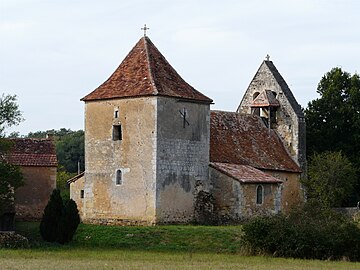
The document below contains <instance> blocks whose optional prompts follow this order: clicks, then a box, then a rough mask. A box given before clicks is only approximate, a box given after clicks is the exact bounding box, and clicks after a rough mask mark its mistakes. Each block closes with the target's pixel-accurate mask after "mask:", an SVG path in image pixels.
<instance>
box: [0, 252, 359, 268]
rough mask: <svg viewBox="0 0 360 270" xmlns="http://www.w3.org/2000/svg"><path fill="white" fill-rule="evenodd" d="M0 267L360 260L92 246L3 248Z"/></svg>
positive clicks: (301, 264)
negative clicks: (320, 259) (171, 251)
mask: <svg viewBox="0 0 360 270" xmlns="http://www.w3.org/2000/svg"><path fill="white" fill-rule="evenodd" d="M0 269H2V270H7V269H22V270H27V269H57V270H62V269H76V270H81V269H96V270H100V269H159V270H161V269H258V270H261V269H264V270H265V269H266V270H272V269H274V270H275V269H291V270H298V269H315V270H316V269H324V270H325V269H327V270H331V269H339V270H341V269H344V270H345V269H346V270H348V269H360V263H349V262H329V261H312V260H293V259H281V258H269V257H244V256H239V255H235V254H213V253H212V254H209V253H205V254H204V253H184V252H176V253H168V252H150V251H126V250H114V249H110V250H106V249H105V250H104V249H99V248H96V249H94V250H89V249H77V248H74V249H68V250H63V249H56V250H46V249H44V250H39V249H36V250H0Z"/></svg>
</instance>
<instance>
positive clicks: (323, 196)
mask: <svg viewBox="0 0 360 270" xmlns="http://www.w3.org/2000/svg"><path fill="white" fill-rule="evenodd" d="M355 181H356V171H355V169H354V168H353V166H352V164H351V162H350V161H349V160H348V159H347V158H346V156H344V155H343V154H342V153H341V152H324V153H321V154H313V155H312V156H311V158H310V160H309V163H308V175H307V178H306V179H304V180H303V185H304V187H305V188H306V192H307V196H308V198H309V199H314V200H316V201H319V202H320V203H321V204H322V205H324V206H326V207H340V206H342V205H344V204H345V203H346V199H347V198H348V196H349V195H350V194H351V192H352V191H353V188H354V183H355Z"/></svg>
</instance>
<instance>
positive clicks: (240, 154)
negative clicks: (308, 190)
mask: <svg viewBox="0 0 360 270" xmlns="http://www.w3.org/2000/svg"><path fill="white" fill-rule="evenodd" d="M210 161H211V162H220V163H232V164H241V165H250V166H252V167H255V168H257V169H267V170H279V171H290V172H301V169H300V168H299V166H298V165H297V164H296V163H295V161H294V160H293V159H292V158H291V156H290V154H289V153H288V152H287V151H286V149H285V147H284V145H283V143H282V141H281V140H280V138H279V136H278V135H277V134H276V133H275V131H274V130H269V129H268V128H266V126H265V125H264V124H263V122H262V120H261V118H260V117H259V116H256V115H244V114H238V113H234V112H223V111H212V112H211V121H210Z"/></svg>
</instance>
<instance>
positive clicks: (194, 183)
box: [156, 97, 210, 223]
mask: <svg viewBox="0 0 360 270" xmlns="http://www.w3.org/2000/svg"><path fill="white" fill-rule="evenodd" d="M184 112H185V120H184ZM209 120H210V105H209V104H201V103H192V102H183V101H179V100H177V99H174V98H165V97H159V99H158V117H157V130H158V136H157V177H156V178H157V183H156V217H157V223H187V222H189V221H192V220H193V219H194V202H195V196H196V193H197V192H198V191H199V190H208V187H209V183H208V182H209V181H208V178H209V171H208V165H209V140H210V137H209V136H210V135H209V133H210V126H209V123H210V121H209Z"/></svg>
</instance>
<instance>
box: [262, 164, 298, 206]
mask: <svg viewBox="0 0 360 270" xmlns="http://www.w3.org/2000/svg"><path fill="white" fill-rule="evenodd" d="M262 171H263V172H265V173H267V174H270V175H272V176H274V177H275V178H278V179H280V180H282V181H283V183H282V184H281V186H282V196H281V197H282V198H281V211H283V212H284V213H288V212H289V211H290V210H291V209H292V208H294V207H297V206H299V205H300V204H301V203H303V202H304V190H303V188H302V185H301V183H300V176H301V175H300V173H293V172H282V171H272V170H262Z"/></svg>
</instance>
